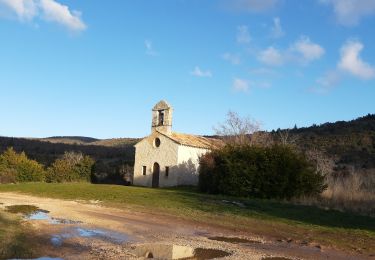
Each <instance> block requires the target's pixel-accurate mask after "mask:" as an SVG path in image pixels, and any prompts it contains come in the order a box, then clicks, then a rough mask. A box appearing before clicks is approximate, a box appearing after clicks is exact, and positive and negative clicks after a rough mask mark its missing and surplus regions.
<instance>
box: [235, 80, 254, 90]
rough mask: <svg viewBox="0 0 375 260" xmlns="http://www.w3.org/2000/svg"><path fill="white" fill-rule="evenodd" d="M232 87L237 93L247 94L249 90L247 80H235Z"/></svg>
mask: <svg viewBox="0 0 375 260" xmlns="http://www.w3.org/2000/svg"><path fill="white" fill-rule="evenodd" d="M232 87H233V89H234V90H235V91H237V92H248V91H249V89H250V83H249V82H248V81H247V80H244V79H240V78H235V79H234V80H233V86H232Z"/></svg>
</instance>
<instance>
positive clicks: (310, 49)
mask: <svg viewBox="0 0 375 260" xmlns="http://www.w3.org/2000/svg"><path fill="white" fill-rule="evenodd" d="M291 50H292V51H295V52H297V53H299V54H301V55H302V58H303V62H305V63H308V62H310V61H313V60H317V59H319V58H321V57H322V56H323V55H324V53H325V50H324V48H323V47H321V46H320V45H319V44H316V43H313V42H311V41H310V39H309V37H306V36H301V37H300V39H299V40H297V41H296V42H295V43H294V44H293V45H292V47H291Z"/></svg>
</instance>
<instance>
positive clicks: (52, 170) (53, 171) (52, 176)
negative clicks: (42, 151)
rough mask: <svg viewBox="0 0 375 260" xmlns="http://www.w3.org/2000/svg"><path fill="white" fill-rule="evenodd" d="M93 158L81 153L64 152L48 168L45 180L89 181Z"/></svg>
mask: <svg viewBox="0 0 375 260" xmlns="http://www.w3.org/2000/svg"><path fill="white" fill-rule="evenodd" d="M93 165H94V160H93V159H92V158H91V157H89V156H84V155H83V154H82V153H75V152H66V153H65V154H64V155H63V156H62V158H60V159H57V160H56V161H55V162H54V163H53V164H52V165H51V167H49V168H48V171H47V176H46V181H47V182H75V181H90V180H91V173H92V168H93Z"/></svg>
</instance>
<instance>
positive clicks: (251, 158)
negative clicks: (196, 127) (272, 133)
mask: <svg viewBox="0 0 375 260" xmlns="http://www.w3.org/2000/svg"><path fill="white" fill-rule="evenodd" d="M199 189H200V190H201V191H203V192H208V193H220V194H226V195H232V196H242V197H249V196H251V197H258V198H288V199H289V198H292V197H298V196H306V195H312V194H319V193H321V192H322V191H323V190H324V189H325V185H324V176H322V175H321V174H320V173H319V172H316V171H315V170H314V168H313V167H312V165H311V164H310V163H309V162H308V161H307V160H306V158H305V157H304V156H303V155H302V154H299V153H297V152H295V151H294V150H292V149H291V148H290V147H288V146H280V145H273V146H270V147H256V146H248V145H245V146H225V147H224V148H223V149H221V150H215V151H212V152H211V153H208V154H206V155H204V156H203V157H201V159H200V174H199Z"/></svg>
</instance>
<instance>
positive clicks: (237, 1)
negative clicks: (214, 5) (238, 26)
mask: <svg viewBox="0 0 375 260" xmlns="http://www.w3.org/2000/svg"><path fill="white" fill-rule="evenodd" d="M221 2H222V4H223V6H224V7H225V8H226V9H228V10H231V11H235V12H250V13H260V12H265V11H268V10H270V9H272V8H274V7H275V6H276V5H277V4H278V2H279V0H222V1H221Z"/></svg>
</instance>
